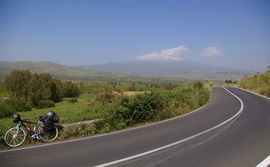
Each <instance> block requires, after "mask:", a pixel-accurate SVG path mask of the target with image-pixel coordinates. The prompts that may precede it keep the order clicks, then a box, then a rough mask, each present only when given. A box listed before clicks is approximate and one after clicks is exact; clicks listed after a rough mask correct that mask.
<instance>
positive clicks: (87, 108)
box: [0, 82, 214, 149]
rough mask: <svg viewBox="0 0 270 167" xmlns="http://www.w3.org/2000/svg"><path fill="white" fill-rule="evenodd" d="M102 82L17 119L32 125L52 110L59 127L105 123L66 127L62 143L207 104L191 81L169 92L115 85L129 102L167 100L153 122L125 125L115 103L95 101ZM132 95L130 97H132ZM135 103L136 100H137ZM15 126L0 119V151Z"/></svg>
mask: <svg viewBox="0 0 270 167" xmlns="http://www.w3.org/2000/svg"><path fill="white" fill-rule="evenodd" d="M105 83H106V82H88V83H83V86H82V87H81V89H82V92H83V93H82V94H81V95H80V97H78V98H77V100H78V102H75V103H69V102H68V101H69V100H70V98H64V99H63V100H62V101H61V102H59V103H56V104H55V107H51V108H46V109H36V108H33V109H32V111H29V112H18V114H20V115H21V117H23V118H27V119H30V120H31V121H33V122H35V121H37V118H36V117H38V116H41V115H44V114H45V113H46V112H48V111H50V110H52V111H55V112H56V113H58V114H59V115H60V122H59V124H60V125H63V124H69V123H74V122H81V121H86V120H96V119H101V120H103V119H106V120H107V121H105V122H104V121H101V122H100V123H99V121H98V124H99V126H101V127H100V128H98V127H96V126H97V125H96V124H95V125H96V126H93V125H85V124H80V125H76V126H70V127H66V128H64V129H63V130H62V131H61V132H60V134H59V137H58V139H57V140H65V139H69V138H74V137H79V136H80V137H84V136H91V135H94V134H99V133H105V132H110V131H115V130H120V129H123V128H130V127H134V126H139V125H144V124H148V123H151V122H156V121H160V120H164V119H168V118H171V117H174V116H178V115H182V114H185V113H188V112H190V111H193V110H194V109H196V108H198V107H200V106H202V105H204V104H205V103H207V101H208V100H209V98H206V99H204V97H203V96H202V94H201V93H200V90H201V88H196V87H194V86H195V85H196V84H194V83H192V82H191V83H189V82H187V83H181V84H179V85H178V87H177V88H176V89H174V90H169V91H168V90H165V89H162V88H151V87H146V86H144V85H139V86H138V87H139V88H140V90H137V91H128V88H129V86H130V85H131V84H128V83H125V84H120V85H116V87H117V88H118V89H120V90H121V91H123V95H125V96H127V98H129V100H132V99H134V98H135V97H136V96H138V97H147V98H148V97H151V96H152V95H151V94H152V93H151V92H155V93H154V95H155V94H156V95H158V97H160V98H161V100H165V99H166V101H168V100H169V101H168V104H167V103H166V104H165V103H164V106H165V105H166V106H167V105H168V107H164V109H162V110H159V109H155V110H157V111H154V112H156V113H157V115H156V116H154V117H153V119H149V120H146V121H137V122H134V123H129V124H127V122H126V121H127V120H123V119H120V120H118V118H117V117H116V116H117V115H114V112H115V111H116V112H120V114H121V113H122V112H123V111H122V109H124V108H121V105H120V104H119V103H118V102H117V101H116V102H115V103H112V104H110V103H104V102H100V101H96V99H95V92H96V91H97V90H99V89H100V88H101V87H102V84H105ZM203 85H206V86H204V87H205V88H206V89H208V90H209V89H210V88H211V87H212V86H213V85H214V84H212V83H207V84H205V83H203ZM197 86H198V85H197ZM199 86H200V85H199ZM205 91H206V90H205ZM158 92H160V93H158ZM177 92H178V93H177ZM167 95H169V96H167ZM132 96H134V98H133V97H132ZM151 98H152V97H151ZM171 98H173V99H171ZM137 100H140V98H139V99H137ZM153 100H154V99H153ZM201 100H203V102H201ZM133 102H134V104H132V105H133V107H135V109H136V108H137V107H136V106H137V105H139V104H136V103H137V102H136V101H134V100H133ZM179 102H180V103H179ZM144 103H145V102H144V101H141V104H140V105H144ZM161 103H163V102H161ZM155 105H156V104H155ZM117 107H120V108H117ZM122 107H123V106H122ZM142 107H143V106H142ZM118 109H119V110H118ZM146 110H147V109H146ZM146 110H143V111H145V112H148V110H147V111H146ZM132 111H133V109H132V108H131V109H130V111H129V112H132ZM123 114H124V112H123ZM112 118H113V119H115V120H114V121H116V122H115V124H114V125H112V124H111V123H112V122H111V121H112V120H111V119H112ZM15 125H16V124H14V123H13V122H12V118H11V117H6V118H3V119H0V148H5V149H7V147H6V146H5V145H4V140H3V138H4V133H5V132H6V131H7V130H8V129H9V128H11V127H14V126H15ZM36 143H41V142H40V141H35V140H27V141H26V142H25V144H24V145H29V144H36Z"/></svg>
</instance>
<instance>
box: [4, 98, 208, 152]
mask: <svg viewBox="0 0 270 167" xmlns="http://www.w3.org/2000/svg"><path fill="white" fill-rule="evenodd" d="M207 104H208V103H207ZM207 104H205V105H203V106H201V107H199V108H197V109H196V110H194V111H192V112H189V113H186V114H184V115H179V116H177V117H173V118H169V119H165V120H162V121H159V122H153V123H149V124H146V125H142V126H139V127H133V128H127V129H123V130H119V131H115V132H109V133H105V134H99V135H95V136H88V137H84V138H79V139H71V140H66V141H59V142H54V143H46V144H44V143H43V144H40V145H34V146H28V147H22V148H13V149H10V150H3V151H0V153H4V152H12V151H20V150H27V149H32V148H38V147H46V146H51V145H56V144H65V143H70V142H76V141H81V140H87V139H92V138H97V137H103V136H109V135H113V134H118V133H123V132H127V131H132V130H137V129H141V128H145V127H148V126H154V125H158V124H162V123H165V122H168V121H172V120H175V119H179V118H182V117H186V116H188V115H191V114H194V113H195V112H197V111H199V110H201V109H203V108H204V107H205V106H207Z"/></svg>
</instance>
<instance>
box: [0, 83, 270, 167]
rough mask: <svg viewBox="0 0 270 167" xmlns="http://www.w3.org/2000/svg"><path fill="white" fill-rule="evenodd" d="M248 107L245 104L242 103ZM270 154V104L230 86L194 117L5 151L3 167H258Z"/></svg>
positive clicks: (214, 91) (218, 91) (216, 93)
mask: <svg viewBox="0 0 270 167" xmlns="http://www.w3.org/2000/svg"><path fill="white" fill-rule="evenodd" d="M241 103H242V104H241ZM268 155H270V100H269V99H266V98H263V97H261V96H258V95H255V94H252V93H249V92H246V91H243V90H240V89H237V88H231V87H228V88H227V89H226V88H222V87H215V88H213V89H212V100H211V102H210V103H209V104H207V105H206V106H204V107H203V108H201V109H199V110H198V111H195V112H192V113H191V114H188V115H185V116H182V117H177V118H174V119H170V120H167V121H163V122H160V123H155V124H151V125H148V126H144V127H140V128H133V129H129V130H123V131H119V132H114V133H110V134H106V135H99V136H94V137H89V138H83V139H78V140H73V141H67V142H61V143H55V144H49V145H42V146H37V147H30V148H22V149H17V150H12V151H4V152H0V164H1V166H27V167H29V166H39V167H42V166H50V167H54V166H72V167H73V166H97V165H100V166H106V165H112V166H134V167H135V166H136V167H138V166H189V167H193V166H194V167H196V166H198V167H202V166H207V167H214V166H215V167H216V166H220V167H223V166H224V167H225V166H226V167H228V166H237V167H241V166H243V167H248V166H256V165H257V164H259V163H260V162H261V161H263V160H264V159H265V158H266V157H267V156H268Z"/></svg>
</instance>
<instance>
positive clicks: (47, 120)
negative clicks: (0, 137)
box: [4, 111, 59, 147]
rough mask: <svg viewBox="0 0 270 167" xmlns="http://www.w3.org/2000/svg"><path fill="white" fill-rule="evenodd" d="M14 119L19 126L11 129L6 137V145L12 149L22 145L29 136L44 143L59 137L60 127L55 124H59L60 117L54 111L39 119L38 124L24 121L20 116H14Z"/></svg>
mask: <svg viewBox="0 0 270 167" xmlns="http://www.w3.org/2000/svg"><path fill="white" fill-rule="evenodd" d="M12 118H13V122H14V123H17V125H16V126H15V127H13V128H10V129H9V130H8V131H7V132H6V133H5V136H4V140H5V144H7V145H8V146H10V147H18V146H20V145H22V144H23V142H24V141H25V139H26V136H27V134H29V135H30V136H31V137H32V138H34V139H38V140H42V141H43V142H52V141H54V140H55V139H56V138H57V136H58V128H59V126H57V125H55V123H58V122H59V115H58V114H56V113H55V112H53V111H49V112H48V113H46V114H45V115H44V116H39V117H37V118H38V120H39V121H38V122H32V121H30V120H28V119H23V118H21V117H20V115H18V114H14V115H13V117H12Z"/></svg>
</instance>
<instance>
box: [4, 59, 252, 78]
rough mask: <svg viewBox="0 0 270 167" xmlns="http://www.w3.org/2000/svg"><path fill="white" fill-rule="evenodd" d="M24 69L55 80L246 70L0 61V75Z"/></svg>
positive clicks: (233, 74)
mask: <svg viewBox="0 0 270 167" xmlns="http://www.w3.org/2000/svg"><path fill="white" fill-rule="evenodd" d="M21 69H27V70H29V71H31V72H35V73H49V74H51V75H52V76H53V77H56V78H58V79H75V80H76V79H78V80H80V79H82V80H110V79H132V78H138V77H144V78H145V77H147V78H165V79H177V80H217V81H224V80H225V79H232V80H239V79H241V78H242V77H243V76H244V75H249V74H251V73H250V72H246V71H240V70H232V69H226V68H220V67H215V66H211V65H205V64H200V63H196V62H192V61H181V62H175V61H166V62H143V61H134V62H122V63H108V64H100V65H89V66H68V65H61V64H57V63H53V62H30V61H21V62H4V61H0V77H1V78H3V77H4V76H6V75H7V74H9V73H10V72H11V71H13V70H21Z"/></svg>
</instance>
